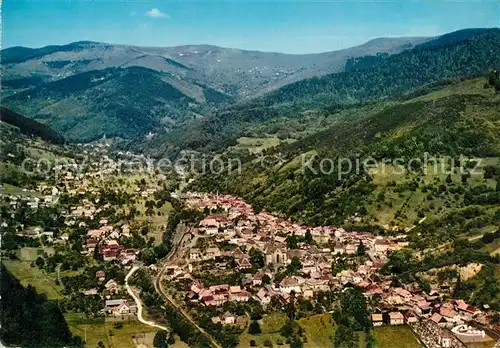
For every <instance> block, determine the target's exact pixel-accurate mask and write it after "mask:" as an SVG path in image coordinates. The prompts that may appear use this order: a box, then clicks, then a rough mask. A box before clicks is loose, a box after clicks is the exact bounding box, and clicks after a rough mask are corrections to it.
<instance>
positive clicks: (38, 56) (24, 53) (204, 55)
mask: <svg viewBox="0 0 500 348" xmlns="http://www.w3.org/2000/svg"><path fill="white" fill-rule="evenodd" d="M427 40H428V39H425V38H387V39H377V40H373V41H370V42H367V43H365V44H363V45H360V46H357V47H352V48H348V49H344V50H340V51H333V52H326V53H321V54H304V55H292V54H282V53H269V52H259V51H245V50H239V49H231V48H222V47H217V46H210V45H189V46H179V47H166V48H161V47H136V46H124V45H111V44H105V43H97V42H75V43H71V44H68V45H63V46H47V47H42V48H39V49H31V48H25V47H12V48H8V49H5V50H3V51H2V52H1V54H2V72H3V76H4V80H5V83H3V85H4V86H5V87H10V89H11V91H15V90H16V87H18V88H22V85H20V82H26V79H28V81H29V79H33V78H35V79H43V80H44V81H45V82H48V81H53V80H57V79H61V78H64V77H68V76H71V75H74V74H78V73H82V72H86V71H91V70H100V69H106V68H111V67H130V66H140V67H145V68H148V69H152V70H156V71H161V72H167V73H170V74H172V75H174V76H176V78H178V79H181V80H183V79H188V80H193V81H195V82H196V83H197V84H202V85H209V86H211V87H212V88H214V89H216V90H219V91H222V92H224V93H227V94H231V95H232V96H233V97H241V98H245V97H252V96H255V95H257V94H263V93H264V92H266V91H269V90H272V89H275V88H277V87H280V86H282V85H285V84H287V83H291V82H294V81H298V80H300V79H303V78H308V77H312V76H319V75H324V74H327V73H332V72H338V71H342V70H343V68H344V65H345V62H346V60H347V59H348V58H349V57H355V56H364V55H370V54H375V53H377V52H386V53H389V54H393V53H398V52H401V51H402V50H404V49H407V48H410V47H413V46H414V45H417V44H420V43H423V42H426V41H427ZM11 80H14V82H10V81H11ZM16 80H17V83H16ZM19 81H20V82H19ZM17 90H18V89H17Z"/></svg>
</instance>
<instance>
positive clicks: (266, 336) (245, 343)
mask: <svg viewBox="0 0 500 348" xmlns="http://www.w3.org/2000/svg"><path fill="white" fill-rule="evenodd" d="M287 319H288V318H287V316H286V315H285V314H284V313H278V312H276V313H271V314H269V315H266V316H264V317H263V318H262V319H261V320H259V324H260V328H261V330H262V333H261V334H259V335H251V334H249V333H248V331H247V330H245V332H244V333H243V334H242V335H241V336H240V345H239V347H242V348H243V347H250V341H251V340H254V341H255V342H256V343H257V346H258V347H262V346H263V345H264V342H266V341H271V342H272V343H273V345H274V346H276V344H277V343H278V342H282V343H284V342H285V338H283V337H282V336H281V335H280V333H279V330H280V329H281V327H282V326H283V325H284V324H285V322H286V321H287ZM281 347H288V345H286V344H284V345H282V346H281Z"/></svg>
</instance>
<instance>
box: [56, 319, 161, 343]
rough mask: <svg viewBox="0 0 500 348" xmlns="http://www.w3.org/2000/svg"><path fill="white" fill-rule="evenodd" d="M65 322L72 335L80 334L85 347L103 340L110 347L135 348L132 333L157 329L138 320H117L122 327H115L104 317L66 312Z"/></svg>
mask: <svg viewBox="0 0 500 348" xmlns="http://www.w3.org/2000/svg"><path fill="white" fill-rule="evenodd" d="M66 322H67V323H68V326H69V329H70V331H71V333H73V335H77V336H80V337H81V338H82V339H83V340H85V336H86V337H87V341H86V344H85V346H86V347H96V346H97V343H98V342H103V343H104V345H105V346H106V347H110V348H122V347H123V348H128V347H130V348H135V344H134V342H133V341H132V338H133V336H134V335H140V334H146V333H149V332H156V331H157V329H156V328H154V327H151V326H147V325H144V324H141V323H140V322H138V321H135V320H131V321H119V322H121V323H122V324H123V327H122V328H120V329H116V328H115V327H114V324H115V322H112V321H104V319H96V320H84V319H83V318H82V317H81V316H80V315H79V314H74V313H69V314H66Z"/></svg>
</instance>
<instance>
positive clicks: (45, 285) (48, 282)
mask: <svg viewBox="0 0 500 348" xmlns="http://www.w3.org/2000/svg"><path fill="white" fill-rule="evenodd" d="M2 263H3V265H4V266H5V268H6V269H7V270H8V271H9V272H10V273H11V274H12V275H13V276H14V277H15V278H17V279H18V280H19V281H20V282H21V284H22V285H23V286H27V285H28V284H29V285H31V286H33V287H35V288H36V290H37V292H38V293H43V294H46V295H47V298H48V299H49V300H59V299H61V298H62V295H61V291H62V289H63V287H62V286H61V285H57V284H56V283H55V281H56V279H57V274H56V273H53V274H46V273H44V272H43V271H41V270H40V269H38V267H31V266H30V263H31V262H29V261H13V260H4V261H2ZM64 275H68V274H64ZM61 276H63V273H62V272H61Z"/></svg>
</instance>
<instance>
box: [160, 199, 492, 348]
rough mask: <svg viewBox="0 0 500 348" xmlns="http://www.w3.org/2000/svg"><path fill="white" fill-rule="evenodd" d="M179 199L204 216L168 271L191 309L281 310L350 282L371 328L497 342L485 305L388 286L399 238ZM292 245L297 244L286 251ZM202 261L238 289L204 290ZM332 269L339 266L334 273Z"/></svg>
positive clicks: (440, 343) (230, 319) (226, 203)
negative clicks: (243, 306)
mask: <svg viewBox="0 0 500 348" xmlns="http://www.w3.org/2000/svg"><path fill="white" fill-rule="evenodd" d="M184 199H185V200H186V204H187V205H188V206H189V207H190V208H192V209H197V210H200V211H204V212H205V213H206V214H207V215H206V217H205V218H204V219H203V220H201V221H200V222H199V224H198V225H197V226H196V227H193V228H192V229H191V231H190V236H191V237H192V241H191V243H192V244H191V245H195V247H187V248H185V251H184V252H183V253H182V252H179V253H178V258H176V259H174V260H172V261H171V262H170V263H169V265H168V266H166V267H167V268H168V269H169V274H170V276H169V281H182V282H183V283H186V280H189V282H187V284H189V285H188V286H187V287H186V288H184V289H183V290H184V293H185V301H186V303H189V304H190V305H192V304H197V305H201V306H208V307H210V306H214V307H221V306H223V305H224V304H225V303H227V302H234V303H241V302H248V301H251V300H254V301H257V302H259V303H260V304H261V305H262V306H263V308H266V307H269V305H270V303H271V301H273V299H278V300H279V301H280V302H281V303H282V304H286V303H289V302H290V301H291V300H293V299H294V298H296V297H299V296H300V297H302V298H303V299H306V300H310V301H314V300H315V299H316V298H317V294H318V293H325V292H329V291H332V292H341V291H342V289H343V288H344V287H345V286H346V285H348V284H352V285H354V286H356V287H359V288H361V289H362V291H363V295H364V297H365V299H366V301H367V303H370V304H372V306H371V309H372V310H373V313H372V314H371V321H372V325H373V327H379V326H382V325H404V324H407V325H409V326H410V327H411V328H412V329H413V331H414V332H415V334H416V335H417V336H418V337H419V338H420V341H421V342H422V343H423V344H425V345H426V346H428V347H466V346H467V345H468V344H471V343H474V342H491V341H494V340H495V339H496V337H498V336H496V335H497V334H496V333H495V331H493V330H492V329H495V328H494V327H489V321H488V317H489V316H491V315H493V314H494V311H490V310H489V306H488V305H485V306H484V308H476V307H474V306H472V305H469V304H467V303H465V302H464V301H463V300H453V299H451V298H450V296H449V295H450V293H449V290H447V289H441V288H433V289H431V290H430V292H428V293H427V292H425V291H424V289H422V288H421V286H419V284H417V283H412V284H406V285H404V286H402V287H397V286H393V285H392V283H393V282H392V279H391V276H384V275H381V274H380V269H381V268H382V267H383V266H384V264H385V263H386V262H387V260H388V255H390V253H391V252H393V251H396V250H399V249H402V248H405V247H407V246H408V242H406V241H405V236H404V235H403V236H402V235H398V236H394V237H385V236H374V235H372V234H370V233H363V232H356V231H349V232H348V231H346V230H344V229H342V228H334V227H307V226H301V225H298V224H294V223H292V222H290V221H288V220H283V219H280V218H277V217H276V216H273V215H271V214H269V213H266V212H260V213H258V214H256V213H255V212H254V211H253V209H252V207H251V206H250V205H249V204H247V203H245V202H244V201H242V200H241V199H239V198H237V197H233V196H229V195H218V194H217V195H215V194H200V193H188V194H186V195H185V196H184ZM194 240H196V241H197V242H195V243H194V244H193V241H194ZM201 240H203V241H204V242H200V241H201ZM290 240H300V241H299V242H297V243H292V244H293V245H290ZM198 245H201V247H196V246H198ZM255 250H257V251H258V252H259V253H261V254H262V256H263V267H261V268H259V269H256V267H254V266H255V265H254V264H253V263H252V259H253V257H252V253H253V252H255ZM360 256H363V257H360ZM227 258H232V259H234V264H233V265H232V266H234V269H233V268H231V265H228V263H227V262H224V260H225V259H227ZM204 263H205V264H206V263H208V264H209V265H210V266H209V268H210V267H212V268H213V267H214V266H215V268H219V269H222V270H224V271H225V270H229V271H230V272H234V271H236V272H241V273H242V274H243V277H242V280H241V284H237V285H236V284H222V283H221V284H210V285H207V284H205V283H204V279H203V278H197V277H196V275H197V274H198V275H199V274H204V273H203V272H201V270H202V269H203V268H204V267H203V265H204ZM214 263H215V264H214ZM293 264H296V265H299V268H295V269H294V272H293V274H292V273H290V272H286V271H285V273H286V275H283V272H282V271H283V269H289V268H290V266H291V265H293ZM332 265H333V266H332ZM335 265H345V267H341V268H339V270H338V272H336V273H332V267H334V266H335ZM254 272H255V273H254ZM176 289H177V290H179V289H180V288H179V287H177V288H176ZM238 319H239V318H238V316H236V315H234V314H231V313H228V312H225V313H222V314H221V315H220V316H218V317H214V318H213V321H214V322H222V323H224V324H227V325H234V324H235V323H237V321H238ZM240 319H241V318H240ZM471 323H475V324H476V325H477V326H474V324H471ZM471 325H472V326H471ZM479 327H480V328H479ZM430 332H431V333H432V334H431V335H429V333H430ZM487 333H490V335H491V336H493V337H490V336H488V334H487Z"/></svg>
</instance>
